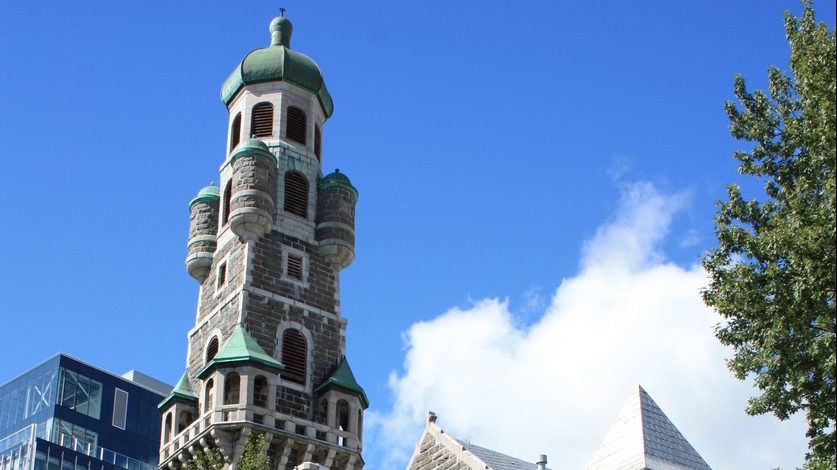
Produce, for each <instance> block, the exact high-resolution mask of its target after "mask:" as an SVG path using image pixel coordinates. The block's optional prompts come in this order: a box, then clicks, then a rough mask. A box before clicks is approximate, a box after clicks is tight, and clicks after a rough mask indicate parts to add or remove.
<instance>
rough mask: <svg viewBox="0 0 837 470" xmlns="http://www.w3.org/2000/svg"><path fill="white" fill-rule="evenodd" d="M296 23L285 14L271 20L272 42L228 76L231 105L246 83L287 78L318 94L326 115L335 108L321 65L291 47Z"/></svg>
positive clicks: (225, 93) (225, 91)
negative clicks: (292, 23) (293, 24)
mask: <svg viewBox="0 0 837 470" xmlns="http://www.w3.org/2000/svg"><path fill="white" fill-rule="evenodd" d="M292 31H293V26H292V25H291V22H290V21H289V20H288V19H287V18H284V17H278V18H274V20H273V21H272V22H271V23H270V33H271V45H270V47H267V48H263V49H256V50H254V51H252V52H250V53H249V54H247V55H246V56H245V57H244V60H242V61H241V63H240V64H239V65H238V67H236V68H235V70H234V71H233V72H232V73H231V74H230V76H229V77H227V79H226V80H224V84H223V85H222V86H221V101H223V102H224V104H225V105H227V106H229V104H230V102H231V101H232V99H233V98H234V97H235V96H236V94H238V92H239V91H240V90H241V88H242V87H244V86H245V85H252V84H254V83H262V82H275V81H287V82H290V83H293V84H294V85H297V86H300V87H302V88H304V89H306V90H308V91H310V92H311V93H314V94H315V95H317V100H318V101H319V103H320V107H321V108H322V110H323V114H324V115H325V117H326V119H328V118H329V117H331V114H332V113H333V112H334V102H333V101H332V100H331V95H330V94H329V93H328V89H326V85H325V81H324V80H323V74H322V72H321V71H320V67H319V66H317V63H316V62H314V61H313V60H312V59H311V58H310V57H308V56H307V55H305V54H302V53H299V52H296V51H294V50H291V49H290V44H291V33H292Z"/></svg>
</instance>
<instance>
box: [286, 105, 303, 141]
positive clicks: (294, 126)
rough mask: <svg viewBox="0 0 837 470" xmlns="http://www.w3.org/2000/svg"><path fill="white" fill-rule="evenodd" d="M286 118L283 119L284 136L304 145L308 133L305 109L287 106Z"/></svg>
mask: <svg viewBox="0 0 837 470" xmlns="http://www.w3.org/2000/svg"><path fill="white" fill-rule="evenodd" d="M287 116H288V117H287V119H286V120H285V122H286V124H285V137H287V138H289V139H291V140H295V141H297V142H299V143H300V144H302V145H305V143H306V138H305V136H306V135H307V134H308V117H307V116H305V111H303V110H301V109H299V108H297V107H296V106H288V114H287Z"/></svg>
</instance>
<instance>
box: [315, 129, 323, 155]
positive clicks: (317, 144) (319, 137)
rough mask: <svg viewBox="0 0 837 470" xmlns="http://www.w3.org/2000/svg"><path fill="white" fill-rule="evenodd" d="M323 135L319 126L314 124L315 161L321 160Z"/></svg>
mask: <svg viewBox="0 0 837 470" xmlns="http://www.w3.org/2000/svg"><path fill="white" fill-rule="evenodd" d="M322 153H323V135H322V133H321V132H320V126H318V125H316V124H315V125H314V155H316V156H317V161H318V162H320V163H322V162H323V155H322Z"/></svg>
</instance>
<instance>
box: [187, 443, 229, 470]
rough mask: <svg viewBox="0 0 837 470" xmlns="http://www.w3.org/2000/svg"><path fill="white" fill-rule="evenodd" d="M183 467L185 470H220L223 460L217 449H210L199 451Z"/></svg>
mask: <svg viewBox="0 0 837 470" xmlns="http://www.w3.org/2000/svg"><path fill="white" fill-rule="evenodd" d="M184 466H185V467H186V470H220V469H221V467H223V466H224V459H223V458H222V457H221V452H219V451H218V449H216V448H214V447H211V448H209V449H207V450H199V451H198V452H197V453H196V454H195V455H193V456H192V458H191V459H189V461H187V462H186V465H184Z"/></svg>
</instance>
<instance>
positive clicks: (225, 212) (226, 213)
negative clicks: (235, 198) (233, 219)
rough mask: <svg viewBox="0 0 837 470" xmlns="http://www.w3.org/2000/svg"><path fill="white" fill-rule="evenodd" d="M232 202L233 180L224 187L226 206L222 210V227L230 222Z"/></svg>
mask: <svg viewBox="0 0 837 470" xmlns="http://www.w3.org/2000/svg"><path fill="white" fill-rule="evenodd" d="M231 200H232V180H229V181H227V185H226V186H224V206H223V207H222V208H221V226H224V225H227V222H229V221H230V201H231Z"/></svg>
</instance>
